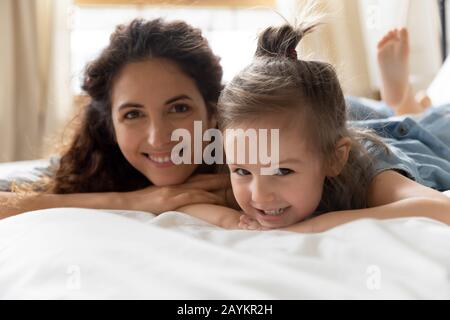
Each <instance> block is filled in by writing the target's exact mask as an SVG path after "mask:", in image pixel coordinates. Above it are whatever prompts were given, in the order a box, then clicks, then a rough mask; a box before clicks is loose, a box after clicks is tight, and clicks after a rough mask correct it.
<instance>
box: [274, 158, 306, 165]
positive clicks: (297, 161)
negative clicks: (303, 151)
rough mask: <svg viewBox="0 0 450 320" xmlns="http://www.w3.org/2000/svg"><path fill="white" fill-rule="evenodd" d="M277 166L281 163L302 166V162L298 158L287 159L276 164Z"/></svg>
mask: <svg viewBox="0 0 450 320" xmlns="http://www.w3.org/2000/svg"><path fill="white" fill-rule="evenodd" d="M278 163H279V164H282V163H299V164H304V161H302V160H300V159H299V158H288V159H284V160H282V161H279V162H278Z"/></svg>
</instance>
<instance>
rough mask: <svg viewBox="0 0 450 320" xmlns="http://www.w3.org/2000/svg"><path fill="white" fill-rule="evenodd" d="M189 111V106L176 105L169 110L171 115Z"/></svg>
mask: <svg viewBox="0 0 450 320" xmlns="http://www.w3.org/2000/svg"><path fill="white" fill-rule="evenodd" d="M187 111H189V106H188V105H187V104H176V105H174V106H172V107H171V108H170V109H169V113H183V112H187Z"/></svg>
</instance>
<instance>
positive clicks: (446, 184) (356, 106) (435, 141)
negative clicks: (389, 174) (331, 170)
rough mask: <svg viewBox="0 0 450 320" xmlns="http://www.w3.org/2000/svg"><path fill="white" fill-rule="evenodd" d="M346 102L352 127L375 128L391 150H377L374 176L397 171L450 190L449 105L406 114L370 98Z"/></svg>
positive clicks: (434, 187) (424, 182)
mask: <svg viewBox="0 0 450 320" xmlns="http://www.w3.org/2000/svg"><path fill="white" fill-rule="evenodd" d="M347 105H348V118H349V126H350V127H358V128H370V129H373V130H374V131H375V132H376V133H377V134H378V135H379V136H381V137H382V140H383V141H384V142H385V143H386V144H387V145H388V146H389V149H390V150H391V154H386V153H383V152H376V149H374V150H375V151H374V153H373V154H371V155H372V156H373V157H374V159H375V168H374V176H375V175H377V174H379V173H381V172H383V171H385V170H396V171H399V172H400V173H402V174H404V175H406V176H407V177H409V178H410V179H413V180H414V181H416V182H418V183H420V184H423V185H425V186H427V187H430V188H433V189H436V190H439V191H445V190H450V105H443V106H439V107H431V108H429V109H427V110H426V111H425V112H424V113H422V114H420V115H414V116H413V115H411V116H403V117H393V116H391V115H392V111H391V110H390V109H389V108H388V107H387V106H386V105H384V104H382V103H378V102H374V101H370V100H367V99H359V98H352V97H348V98H347ZM366 143H368V142H363V144H366ZM369 150H370V149H369ZM370 152H371V151H369V153H370Z"/></svg>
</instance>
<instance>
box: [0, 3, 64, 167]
mask: <svg viewBox="0 0 450 320" xmlns="http://www.w3.org/2000/svg"><path fill="white" fill-rule="evenodd" d="M69 8H70V0H2V1H0V55H1V56H0V70H1V72H0V161H15V160H25V159H36V158H39V157H42V156H43V155H44V151H46V143H47V144H49V141H51V139H52V137H53V136H56V134H57V132H59V131H60V129H61V128H62V126H63V124H64V122H65V121H66V120H67V116H68V115H69V114H70V113H71V104H72V101H71V94H70V41H69Z"/></svg>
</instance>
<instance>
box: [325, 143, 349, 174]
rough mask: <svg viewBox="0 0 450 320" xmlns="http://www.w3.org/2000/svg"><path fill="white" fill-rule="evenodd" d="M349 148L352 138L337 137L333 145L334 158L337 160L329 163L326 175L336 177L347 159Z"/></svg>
mask: <svg viewBox="0 0 450 320" xmlns="http://www.w3.org/2000/svg"><path fill="white" fill-rule="evenodd" d="M351 149H352V139H350V138H349V137H343V138H341V139H339V141H338V142H337V143H336V147H335V153H336V159H338V161H337V162H336V163H333V164H332V165H331V168H330V169H329V172H328V174H327V176H329V177H336V176H338V175H339V174H340V173H341V171H342V169H343V168H344V166H345V164H346V163H347V161H348V156H349V154H350V150H351Z"/></svg>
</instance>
